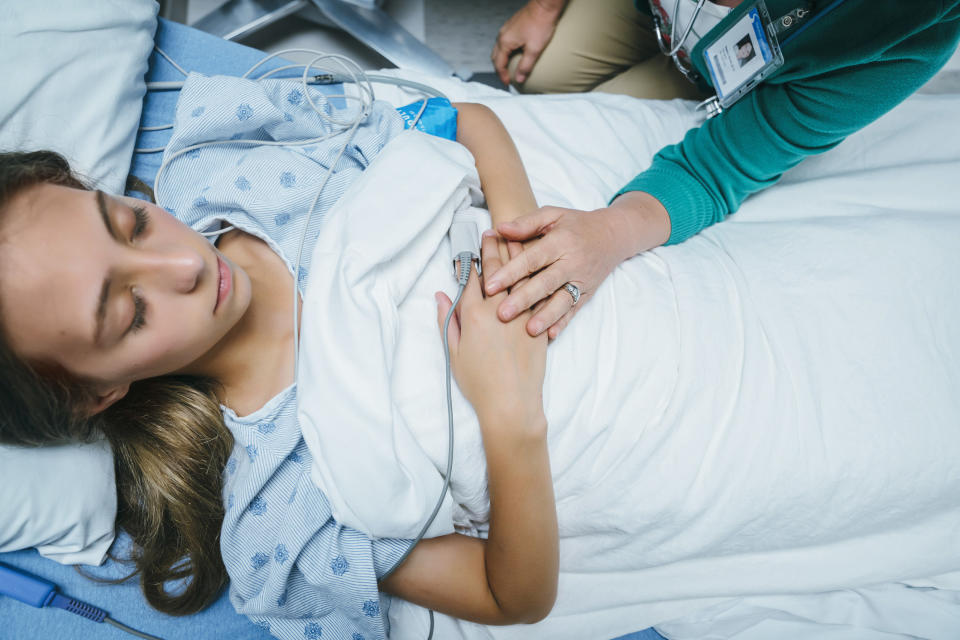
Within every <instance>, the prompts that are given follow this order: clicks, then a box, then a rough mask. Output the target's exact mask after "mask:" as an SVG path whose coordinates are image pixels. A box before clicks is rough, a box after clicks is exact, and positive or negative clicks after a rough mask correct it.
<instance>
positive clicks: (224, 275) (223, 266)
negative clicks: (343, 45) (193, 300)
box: [213, 256, 233, 313]
mask: <svg viewBox="0 0 960 640" xmlns="http://www.w3.org/2000/svg"><path fill="white" fill-rule="evenodd" d="M217 271H218V273H219V277H218V278H217V301H216V304H214V306H213V311H214V313H216V311H217V309H219V308H220V304H221V303H222V302H223V301H224V300H226V299H227V296H228V295H230V290H231V289H232V288H233V273H231V271H230V267H229V266H228V265H227V263H226V262H224V261H223V259H222V258H221V257H220V256H217Z"/></svg>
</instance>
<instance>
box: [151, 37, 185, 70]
mask: <svg viewBox="0 0 960 640" xmlns="http://www.w3.org/2000/svg"><path fill="white" fill-rule="evenodd" d="M153 48H154V49H156V50H157V53H159V54H160V55H162V56H163V57H164V58H166V59H167V62H169V63H170V64H172V65H173V68H174V69H176V70H177V71H179V72H180V73H182V74H183V77H184V78H186V77H187V76H189V75H190V72H189V71H186V70H185V69H184V68H183V67H181V66H180V65H178V64H177V63H176V62H174V61H173V58H171V57H170V56H168V55H167V52H166V51H164V50H163V49H161V48H160V47H158V46H157V45H153Z"/></svg>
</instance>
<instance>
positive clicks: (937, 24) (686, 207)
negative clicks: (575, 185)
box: [486, 0, 960, 338]
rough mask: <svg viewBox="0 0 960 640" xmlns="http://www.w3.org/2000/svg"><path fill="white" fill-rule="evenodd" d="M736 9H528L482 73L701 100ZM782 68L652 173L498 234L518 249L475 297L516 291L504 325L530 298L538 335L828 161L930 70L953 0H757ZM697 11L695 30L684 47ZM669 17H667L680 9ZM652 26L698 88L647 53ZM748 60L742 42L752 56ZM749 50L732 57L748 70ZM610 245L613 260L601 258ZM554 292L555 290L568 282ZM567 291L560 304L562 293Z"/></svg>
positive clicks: (528, 86) (735, 2)
mask: <svg viewBox="0 0 960 640" xmlns="http://www.w3.org/2000/svg"><path fill="white" fill-rule="evenodd" d="M754 5H755V3H753V2H743V0H710V1H708V2H706V3H703V2H698V3H695V2H694V0H679V1H676V2H675V1H674V0H651V1H650V2H647V1H646V0H637V1H636V2H630V1H629V0H605V1H604V2H594V1H593V0H570V1H569V2H567V1H566V0H530V2H528V3H527V4H526V5H525V6H524V7H523V8H522V9H520V11H518V12H517V13H516V15H514V16H513V17H512V18H511V19H510V20H509V21H508V22H507V23H506V24H504V26H503V27H502V28H501V30H500V33H499V35H498V38H497V42H496V45H495V47H494V50H493V60H494V66H495V67H496V69H497V71H498V72H499V74H500V76H501V79H502V80H503V81H504V83H507V82H508V80H509V79H510V78H509V76H508V74H509V71H508V60H509V58H510V56H511V55H515V54H516V58H515V60H517V61H518V64H517V66H516V68H515V76H514V77H515V80H516V81H517V83H518V84H519V85H520V87H521V88H522V89H523V90H525V91H533V92H539V91H544V92H555V91H589V90H597V91H607V92H612V93H625V94H628V95H632V96H634V97H638V98H658V99H662V98H675V97H681V98H697V99H700V98H702V97H705V96H707V95H710V94H712V93H713V91H714V89H713V84H714V83H713V81H712V80H711V75H710V73H709V72H708V71H707V69H706V66H705V62H704V55H703V52H704V45H705V44H708V43H709V42H710V41H711V40H713V39H714V38H715V37H717V36H719V35H720V34H722V33H724V32H725V30H727V29H728V28H732V27H733V25H735V24H736V23H737V22H738V21H739V20H741V19H742V18H743V17H744V15H745V13H746V12H747V11H749V10H751V9H752V8H753V7H754ZM766 6H767V7H768V9H769V12H770V17H771V18H772V19H773V21H774V23H775V25H774V26H775V28H776V30H777V38H778V40H779V41H780V43H781V44H782V49H783V59H784V64H783V65H782V66H780V67H779V68H777V69H775V70H774V71H773V73H771V74H770V75H768V76H766V77H764V78H763V80H762V82H761V83H760V84H759V85H758V86H757V87H756V88H755V89H753V90H752V91H750V92H749V93H747V94H746V96H745V97H743V98H742V99H740V100H739V101H738V102H736V103H734V104H733V105H732V106H730V107H728V108H727V109H726V110H725V111H724V112H723V113H721V114H720V115H719V116H717V117H715V118H712V119H710V120H708V121H707V122H706V123H705V124H704V125H703V126H701V127H700V128H698V129H694V130H691V131H690V132H689V133H688V134H687V136H686V137H685V138H684V139H683V141H682V142H680V143H679V144H676V145H673V146H670V147H666V148H664V149H663V150H662V151H661V152H660V153H659V154H657V156H656V157H655V158H654V161H653V164H652V166H650V167H649V168H648V169H647V170H645V171H644V172H642V173H640V174H639V175H637V176H636V177H635V178H634V179H633V180H631V181H630V182H629V183H628V184H626V185H624V187H623V188H622V189H621V190H620V191H619V193H617V194H615V195H614V197H613V198H612V199H611V202H610V205H609V206H608V207H606V208H601V209H598V210H596V211H590V212H584V211H577V210H572V209H561V208H557V207H543V208H542V209H539V210H538V211H535V212H533V213H529V214H528V215H525V216H524V217H523V218H522V219H521V220H518V221H517V222H516V224H513V225H509V224H504V225H501V226H499V227H498V228H497V230H498V231H499V232H500V233H501V234H503V235H505V236H506V237H507V238H509V239H510V240H512V241H516V242H525V243H527V246H528V247H529V248H530V249H531V250H530V251H525V252H523V253H522V254H520V255H519V257H515V258H514V259H512V260H511V261H510V262H509V263H508V264H507V265H506V266H505V268H504V271H503V272H502V273H500V274H498V275H495V274H489V275H490V276H491V277H490V278H488V279H487V281H486V286H487V293H494V292H498V291H502V290H503V289H504V288H505V287H510V286H513V285H516V284H517V281H518V279H519V278H520V277H525V276H527V275H530V274H536V275H534V277H532V278H531V279H530V280H529V281H528V282H527V283H526V284H525V285H522V286H516V287H515V288H514V289H513V290H512V291H511V293H510V295H509V296H508V297H507V300H506V301H505V302H504V303H503V305H501V307H500V309H499V313H500V317H501V318H502V319H503V320H505V321H507V320H510V319H512V318H514V317H515V316H516V314H517V313H518V312H519V311H520V310H523V309H527V308H529V307H530V306H532V305H533V304H534V303H536V302H537V301H540V300H545V301H548V302H547V303H546V304H545V305H543V306H542V308H541V309H540V311H539V312H538V313H536V314H535V315H534V317H533V318H531V320H530V321H529V322H528V325H527V329H528V331H529V332H530V334H531V335H537V334H538V333H539V332H541V331H547V330H549V335H550V337H551V338H554V337H556V336H557V334H558V333H559V332H560V331H561V330H562V329H563V328H564V327H565V326H566V325H567V324H568V323H569V322H570V319H571V318H572V317H573V316H574V314H576V313H577V311H578V310H579V309H580V308H581V307H582V306H583V305H584V304H585V303H586V302H588V301H589V300H590V298H591V296H592V295H593V293H594V292H595V291H596V290H597V287H598V286H599V284H600V283H601V282H603V280H604V279H605V278H606V277H607V276H608V275H609V274H610V273H611V271H612V270H613V268H614V267H615V266H616V265H617V264H619V263H620V262H621V261H622V260H624V259H626V258H628V257H630V256H632V255H635V254H636V253H639V252H642V251H646V250H648V249H652V248H654V247H658V246H661V245H663V244H676V243H679V242H683V241H684V240H686V239H687V238H690V237H691V236H693V235H695V234H696V233H698V232H699V231H701V230H702V229H705V228H706V227H708V226H710V225H713V224H715V223H717V222H720V221H722V220H724V219H725V218H726V217H727V216H728V215H730V214H732V213H734V212H735V211H737V209H738V208H739V207H740V204H741V203H742V202H743V200H744V199H745V198H747V197H748V196H749V195H751V194H753V193H756V192H758V191H761V190H763V189H765V188H767V187H769V186H771V185H773V184H774V183H776V182H777V180H779V178H780V176H781V175H782V174H783V173H784V172H785V171H787V170H788V169H790V168H791V167H793V166H795V165H796V164H797V163H799V162H801V161H802V160H803V159H804V158H806V157H808V156H811V155H814V154H817V153H822V152H823V151H826V150H827V149H830V148H832V147H834V146H835V145H837V144H839V143H840V142H841V141H842V140H843V139H844V138H846V137H847V136H849V135H850V134H852V133H853V132H855V131H857V130H859V129H861V128H863V127H865V126H866V125H867V124H869V123H870V122H872V121H874V120H875V119H877V118H879V117H880V116H881V115H883V114H884V113H886V112H887V111H889V110H890V109H892V108H893V107H894V106H896V105H897V104H899V103H900V102H901V101H903V100H904V99H906V98H907V97H908V96H909V95H911V94H912V93H913V92H914V91H916V90H917V89H918V88H919V87H920V86H921V85H923V84H924V83H925V82H926V81H927V80H929V79H930V77H931V76H933V74H934V73H936V72H937V70H938V69H940V67H942V66H943V65H944V64H945V63H946V61H947V59H949V57H950V55H951V53H952V52H953V51H955V50H956V48H957V43H958V41H960V2H957V1H955V0H953V1H949V2H920V3H903V2H897V1H896V0H885V1H884V2H858V1H856V0H848V1H846V2H843V3H842V4H839V5H838V4H837V3H835V2H827V1H810V2H799V1H797V0H768V1H767V2H766ZM694 7H700V8H699V10H698V14H697V18H696V22H695V24H694V28H693V29H691V31H690V34H689V35H688V36H687V38H686V39H685V40H683V42H682V43H674V42H670V41H669V34H670V33H675V34H676V37H677V39H678V40H679V39H680V38H681V37H682V34H683V33H684V31H685V30H686V27H687V26H688V25H689V24H691V20H692V16H693V13H694ZM678 11H679V16H680V17H679V18H678V16H677V12H678ZM651 18H655V19H657V20H658V22H660V24H661V25H662V31H663V33H664V34H665V35H666V36H667V42H666V46H667V47H671V48H673V47H678V46H680V45H681V44H682V47H681V48H679V49H678V53H677V55H678V56H679V58H680V61H681V63H682V64H684V65H685V66H687V67H689V68H691V69H692V72H693V76H695V80H696V84H693V83H691V82H689V81H687V80H686V79H685V78H684V77H683V76H681V74H680V72H679V71H677V70H676V69H674V68H673V65H672V64H671V62H670V59H669V58H668V57H666V56H664V55H660V49H659V47H658V45H657V40H656V38H655V37H654V34H653V32H652V31H651V28H652V22H651ZM750 51H752V46H751V47H750ZM750 51H748V50H747V48H746V47H739V48H737V50H736V55H737V56H738V58H740V59H743V60H746V59H747V58H748V57H749V53H750ZM610 235H612V236H615V237H619V238H621V239H622V242H623V244H625V245H626V248H625V250H624V251H610V250H609V249H608V248H607V246H606V245H605V244H604V238H606V237H608V236H610ZM565 285H566V286H565ZM571 296H573V297H571Z"/></svg>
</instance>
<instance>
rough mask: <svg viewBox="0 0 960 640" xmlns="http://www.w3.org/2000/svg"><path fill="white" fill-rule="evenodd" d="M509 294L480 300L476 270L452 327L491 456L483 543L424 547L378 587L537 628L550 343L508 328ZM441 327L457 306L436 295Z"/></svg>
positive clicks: (542, 581) (553, 559) (551, 580)
mask: <svg viewBox="0 0 960 640" xmlns="http://www.w3.org/2000/svg"><path fill="white" fill-rule="evenodd" d="M481 255H482V258H483V261H484V266H485V268H486V267H496V268H499V267H500V264H499V262H500V257H499V250H498V243H497V239H496V237H495V234H493V233H487V234H484V237H483V246H482V247H481ZM505 295H506V294H498V295H494V296H486V297H484V296H483V294H482V293H481V291H480V281H479V278H478V277H477V274H476V272H473V273H471V274H470V280H469V282H468V283H467V287H466V289H465V290H464V292H463V296H462V298H461V302H460V306H459V307H458V310H457V311H458V313H457V314H456V316H455V319H452V320H451V322H450V327H449V329H448V336H449V339H450V360H451V367H452V369H453V374H454V375H455V376H456V379H457V384H458V386H459V387H460V390H461V391H462V392H463V394H464V396H465V397H466V398H467V399H468V400H469V401H470V403H471V404H472V405H473V408H474V409H475V410H476V412H477V419H478V420H479V422H480V430H481V433H482V436H483V448H484V452H485V454H486V458H487V478H488V480H487V485H488V491H489V494H490V532H489V536H488V538H487V540H485V541H484V540H480V539H475V538H469V537H466V536H461V535H457V534H453V535H448V536H443V537H439V538H433V539H429V540H423V541H422V542H420V544H418V545H417V546H416V547H415V548H414V550H413V552H412V553H411V554H410V556H409V557H408V558H407V560H406V561H405V562H404V563H403V564H402V565H400V567H399V568H398V569H397V571H395V572H394V573H393V574H392V575H391V576H390V577H389V578H387V579H386V580H384V581H383V582H382V583H381V585H380V587H381V588H382V589H383V590H384V591H387V592H389V593H392V594H394V595H397V596H399V597H401V598H403V599H405V600H408V601H410V602H414V603H416V604H419V605H422V606H425V607H430V608H431V609H434V610H436V611H440V612H442V613H446V614H449V615H452V616H456V617H458V618H462V619H464V620H470V621H473V622H478V623H481V624H515V623H518V622H536V621H539V620H542V619H543V618H544V617H546V616H547V614H548V613H550V610H551V609H552V608H553V603H554V601H555V599H556V593H557V582H558V578H559V547H558V531H557V509H556V501H555V499H554V494H553V477H552V474H551V472H550V457H549V454H548V451H547V421H546V418H545V416H544V412H543V394H542V391H543V378H544V371H545V367H546V348H547V342H546V336H540V337H538V338H531V337H530V336H528V335H527V333H526V330H525V329H524V325H523V323H524V322H525V320H526V318H527V317H529V312H527V313H526V314H523V315H521V316H519V318H520V319H519V320H518V321H517V322H508V323H503V322H500V320H499V319H498V318H497V317H496V307H497V305H498V304H499V303H500V301H501V300H502V299H503V297H505ZM437 302H438V306H437V324H438V326H439V327H440V328H441V329H442V327H443V324H444V317H445V316H446V314H447V312H448V311H449V309H450V307H451V305H452V303H451V301H450V299H449V298H447V297H446V295H444V294H442V293H438V294H437Z"/></svg>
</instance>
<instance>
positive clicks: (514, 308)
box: [497, 251, 569, 329]
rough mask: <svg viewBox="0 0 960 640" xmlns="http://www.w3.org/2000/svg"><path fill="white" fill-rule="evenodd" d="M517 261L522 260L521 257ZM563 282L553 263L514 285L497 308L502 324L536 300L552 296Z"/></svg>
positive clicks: (558, 270)
mask: <svg viewBox="0 0 960 640" xmlns="http://www.w3.org/2000/svg"><path fill="white" fill-rule="evenodd" d="M524 253H527V251H524ZM518 259H522V257H521V258H518ZM504 268H506V267H504ZM564 282H566V280H563V275H562V273H561V272H560V267H559V266H558V265H557V264H556V263H554V264H552V265H550V266H549V267H547V268H546V269H544V270H543V271H541V272H540V273H537V274H536V275H534V276H531V277H530V278H529V279H527V280H526V281H524V282H521V283H520V284H517V285H514V286H513V288H512V289H510V294H509V295H508V296H507V297H506V299H505V300H503V302H501V303H500V306H499V307H498V308H497V315H498V316H499V317H500V319H501V320H503V321H504V322H507V321H509V320H512V319H513V318H515V317H516V316H517V315H518V314H520V313H521V312H523V311H525V310H527V309H529V308H530V307H532V306H533V305H534V304H536V303H537V301H538V300H543V299H544V298H549V297H550V296H552V295H553V294H554V292H555V291H556V290H557V289H559V288H560V287H562V286H563V283H564ZM568 296H569V294H568ZM558 317H559V316H558ZM547 326H549V325H547ZM544 329H546V327H544Z"/></svg>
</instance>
